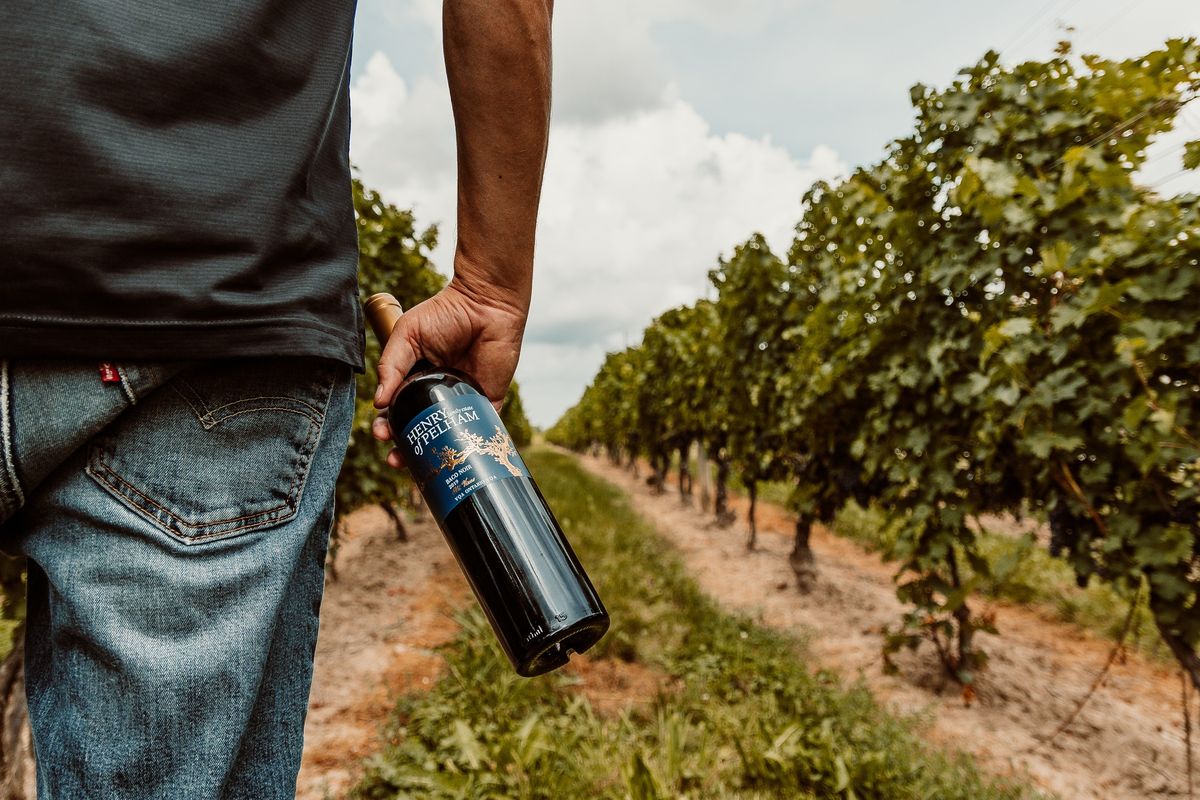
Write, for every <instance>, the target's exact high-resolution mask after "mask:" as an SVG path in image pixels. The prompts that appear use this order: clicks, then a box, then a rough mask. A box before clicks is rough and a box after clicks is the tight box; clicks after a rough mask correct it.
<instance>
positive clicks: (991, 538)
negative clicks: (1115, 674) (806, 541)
mask: <svg viewBox="0 0 1200 800" xmlns="http://www.w3.org/2000/svg"><path fill="white" fill-rule="evenodd" d="M833 530H834V532H835V533H836V534H838V535H839V536H842V537H845V538H847V539H852V540H854V541H856V542H858V543H859V544H861V545H863V546H864V547H866V548H867V549H869V550H874V551H876V552H879V553H881V554H884V555H885V556H886V555H887V554H888V552H889V551H890V550H891V548H892V546H893V545H894V544H895V541H896V529H895V526H894V525H889V524H888V521H887V519H886V517H885V516H884V515H883V514H882V513H880V512H879V511H877V510H875V509H863V508H861V507H859V506H858V505H856V504H854V503H850V504H848V505H847V506H846V508H844V509H843V510H842V511H841V513H839V514H838V516H837V519H836V520H835V521H834V524H833ZM977 541H978V546H979V552H980V555H982V556H983V557H984V559H985V560H986V561H987V562H988V564H989V565H991V566H992V567H993V571H994V572H996V571H999V572H1001V573H1005V574H1003V576H1002V577H1000V578H995V579H988V580H985V581H984V582H983V584H982V586H981V587H980V589H981V591H982V593H983V594H984V595H985V596H988V597H994V598H997V599H1003V600H1008V601H1011V602H1014V603H1021V604H1023V605H1030V606H1040V607H1042V608H1045V609H1047V610H1048V611H1050V612H1051V613H1052V614H1053V615H1054V616H1055V617H1057V618H1058V619H1061V620H1063V621H1064V622H1070V623H1073V624H1075V625H1078V626H1079V627H1081V628H1085V629H1087V630H1090V631H1093V632H1094V633H1098V634H1100V635H1102V636H1105V637H1107V638H1109V639H1114V640H1115V639H1118V638H1119V637H1120V635H1121V630H1122V628H1123V626H1124V623H1125V618H1126V616H1127V615H1128V613H1129V601H1130V598H1129V597H1127V596H1125V595H1123V594H1121V593H1119V592H1118V591H1117V590H1116V589H1115V588H1113V587H1112V586H1110V585H1108V584H1104V583H1100V582H1099V581H1096V580H1093V581H1091V582H1090V583H1089V584H1088V585H1087V586H1086V587H1084V588H1080V587H1079V586H1078V585H1077V584H1076V582H1075V573H1074V571H1073V570H1072V569H1071V567H1070V565H1069V564H1067V562H1065V561H1063V560H1062V559H1059V558H1054V557H1053V556H1051V555H1050V554H1049V553H1048V552H1047V551H1046V550H1045V548H1043V547H1040V546H1038V544H1037V543H1036V542H1034V541H1033V538H1032V537H1031V536H1029V535H1023V536H1006V535H1003V534H999V533H990V532H988V531H987V530H986V529H985V530H983V531H981V532H980V533H979V534H978V539H977ZM1001 563H1004V564H1006V565H1010V566H1011V568H1009V566H1006V567H1005V568H1004V569H1001V570H995V566H996V565H998V564H1001ZM819 567H820V565H819V564H818V568H819ZM968 572H969V571H968ZM967 577H968V578H969V577H970V575H969V574H968V576H967ZM1145 594H1146V593H1145V592H1143V593H1142V599H1141V600H1140V601H1139V602H1138V607H1137V608H1136V609H1135V610H1134V617H1133V621H1132V626H1131V630H1130V634H1129V638H1128V640H1127V644H1128V645H1129V646H1131V647H1133V648H1135V649H1137V650H1139V651H1141V652H1142V653H1144V654H1145V655H1148V656H1150V657H1152V658H1156V659H1160V660H1163V661H1169V660H1171V659H1172V656H1171V652H1170V650H1169V649H1168V648H1167V646H1166V645H1165V644H1164V643H1163V641H1162V638H1161V637H1160V636H1159V635H1158V629H1157V628H1155V626H1154V618H1153V616H1152V615H1151V613H1150V608H1149V606H1148V604H1147V603H1146V600H1145ZM1000 634H1001V636H1003V634H1004V631H1003V630H1001V631H1000Z"/></svg>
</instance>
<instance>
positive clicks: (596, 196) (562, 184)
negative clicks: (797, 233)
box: [351, 54, 845, 425]
mask: <svg viewBox="0 0 1200 800" xmlns="http://www.w3.org/2000/svg"><path fill="white" fill-rule="evenodd" d="M670 96H671V92H670V89H669V87H668V89H667V90H666V91H665V92H664V93H663V95H662V98H661V99H660V100H659V101H658V102H657V103H656V104H655V105H653V106H651V107H649V108H644V109H640V110H633V109H626V110H625V111H624V113H622V114H619V115H612V116H608V117H606V118H603V119H588V120H574V121H560V120H557V119H556V122H555V124H554V126H553V130H552V133H551V142H550V152H549V157H548V163H547V169H546V179H545V187H544V191H543V197H542V211H541V216H540V221H539V231H538V251H537V269H536V273H535V281H534V306H533V310H532V312H531V315H530V321H529V329H528V332H527V338H526V341H527V346H526V348H525V352H524V355H523V357H522V362H521V367H520V369H519V370H518V374H517V377H518V379H519V380H520V381H521V383H522V387H523V389H522V393H523V395H524V399H525V404H526V408H527V409H528V410H529V413H530V416H531V418H532V419H533V420H534V421H535V422H536V423H538V424H543V425H545V424H549V423H551V422H553V421H554V420H555V419H556V418H557V416H558V415H559V414H560V413H561V412H562V411H563V410H564V409H565V408H566V407H567V406H568V405H570V404H571V403H572V402H574V400H575V399H576V398H577V397H578V395H579V393H580V391H581V390H582V388H583V386H584V385H585V384H586V382H587V381H588V379H590V377H591V376H592V374H593V373H594V372H595V370H596V368H597V367H598V366H599V363H600V361H601V359H602V358H603V354H604V351H605V349H612V348H614V347H619V346H621V345H622V344H623V343H625V342H628V341H635V340H636V339H637V337H638V335H639V333H640V331H641V329H642V328H643V327H644V326H645V324H646V323H647V322H648V321H649V320H650V319H651V318H652V317H653V316H654V315H656V314H658V313H660V312H662V311H664V310H665V309H667V308H669V307H671V306H673V305H678V304H680V303H684V302H690V301H691V300H694V299H695V298H697V297H699V296H701V295H702V294H704V292H705V290H706V285H707V281H706V273H707V270H708V269H710V268H711V267H712V266H713V265H714V264H715V262H716V258H717V255H718V253H720V252H722V251H725V252H728V251H729V250H730V249H731V248H732V246H733V245H734V244H736V243H737V242H739V241H741V240H743V239H744V238H745V237H746V236H748V235H749V234H750V233H752V232H754V231H761V232H762V233H764V234H765V235H766V236H767V237H768V240H769V241H770V242H771V244H772V245H773V246H774V247H776V248H777V249H779V250H785V249H786V248H787V247H788V245H789V244H790V242H791V229H792V226H793V225H794V224H795V222H796V220H797V219H798V218H799V215H800V205H799V203H800V197H801V195H802V194H803V192H804V190H805V189H806V188H807V187H808V186H809V184H811V183H812V181H813V180H814V179H815V178H817V177H830V176H832V175H834V174H837V173H839V172H842V171H844V170H845V165H844V164H842V163H841V161H840V160H839V159H838V157H837V155H836V154H835V153H834V152H833V151H832V150H830V149H829V148H825V147H819V148H817V149H816V150H815V151H814V152H813V153H812V155H811V157H810V158H809V159H808V160H806V161H803V162H802V161H799V160H797V159H795V158H794V157H792V156H791V155H790V154H789V153H788V152H787V151H786V150H784V149H783V148H781V147H778V146H776V145H773V144H772V143H771V142H770V141H769V139H765V138H764V139H752V138H748V137H746V136H742V135H740V134H728V135H725V136H717V135H714V134H713V133H712V131H711V130H710V128H709V125H708V123H707V122H706V121H705V120H704V119H703V118H702V117H701V116H700V115H699V114H698V113H697V112H696V110H695V109H694V108H692V107H691V106H690V105H688V103H687V102H685V101H684V100H681V99H668V98H670ZM352 102H353V109H354V120H353V126H352V131H353V134H352V140H351V155H352V158H353V159H354V161H355V163H356V164H357V165H358V166H359V168H360V170H361V172H362V175H363V177H364V179H365V180H366V181H367V183H368V184H370V185H371V186H373V187H376V188H378V189H380V190H381V191H382V192H383V193H384V196H385V197H386V198H387V199H389V200H390V201H392V202H395V203H398V204H400V205H412V206H413V207H414V208H415V209H416V211H417V214H418V221H419V222H420V223H421V224H427V223H431V222H438V223H441V224H442V230H443V236H442V242H441V244H440V245H439V247H438V251H437V253H435V258H436V261H437V263H438V264H439V265H440V266H441V267H442V269H443V270H444V271H448V270H449V265H450V263H451V253H452V249H453V230H452V223H453V218H454V202H455V187H454V140H453V128H452V120H451V116H450V109H449V101H448V98H447V96H446V91H445V87H444V85H440V86H439V85H436V84H434V83H432V82H417V83H416V84H415V85H413V86H412V87H411V88H410V87H409V86H408V85H407V83H406V82H405V81H404V79H403V78H402V77H401V76H399V75H397V74H396V72H395V70H394V69H393V68H392V66H391V63H390V62H389V61H388V59H387V57H386V56H384V55H383V54H375V55H374V56H373V57H372V58H371V59H370V61H369V62H368V65H367V67H366V69H365V70H364V71H363V73H362V74H361V75H360V77H359V78H358V79H357V80H356V81H355V82H354V85H353V87H352Z"/></svg>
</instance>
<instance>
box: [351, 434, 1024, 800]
mask: <svg viewBox="0 0 1200 800" xmlns="http://www.w3.org/2000/svg"><path fill="white" fill-rule="evenodd" d="M526 462H527V463H528V464H529V465H530V467H531V469H532V471H533V473H534V474H535V475H536V476H537V478H538V482H539V484H540V485H541V487H542V490H543V492H544V493H545V495H546V497H547V499H548V500H549V502H550V504H551V506H552V507H553V508H554V509H555V511H556V513H557V515H558V518H559V521H560V522H561V523H562V524H563V527H564V528H565V530H566V531H567V534H568V535H569V536H570V538H571V541H572V543H573V544H574V545H575V547H576V550H577V551H578V553H579V555H580V558H581V560H582V561H583V562H584V564H585V565H586V566H587V568H588V570H589V573H590V574H591V576H592V578H593V580H594V582H595V583H596V585H597V587H598V589H599V590H600V593H601V595H602V597H603V598H604V599H605V601H606V603H607V605H608V608H609V611H610V612H611V614H612V618H613V628H612V630H611V631H610V633H609V634H608V636H607V637H606V638H605V640H604V641H603V642H601V643H600V644H599V645H598V646H597V648H596V649H595V650H594V651H593V652H592V653H590V654H589V655H590V656H592V657H594V658H609V659H620V660H624V661H628V662H637V663H638V664H639V665H641V666H642V667H644V668H647V669H652V670H655V671H657V672H659V673H661V674H663V675H664V676H669V677H670V678H671V679H673V684H672V688H671V689H670V690H668V691H667V692H665V693H664V694H661V695H659V696H658V697H657V698H655V699H654V700H653V702H651V703H649V704H647V705H645V706H644V707H643V708H642V709H641V710H638V711H632V712H625V713H623V714H621V715H620V716H618V717H616V718H612V717H604V716H600V715H598V714H597V713H596V712H595V711H594V710H593V709H592V707H591V706H590V705H589V703H588V702H587V701H586V700H585V699H584V698H582V697H581V696H580V695H579V694H578V693H576V692H573V691H571V686H572V681H573V680H575V679H574V678H573V677H572V676H571V675H570V674H569V673H565V672H558V673H553V674H551V675H548V676H543V677H541V678H535V679H531V680H530V679H523V678H518V677H517V676H516V675H515V674H514V673H513V672H512V670H511V668H510V667H509V666H508V663H507V662H506V661H505V660H504V658H503V656H502V655H501V653H500V651H499V648H498V646H497V645H496V643H495V641H494V638H493V635H492V633H491V630H490V629H489V628H488V626H487V624H486V622H485V621H484V620H483V617H482V615H481V614H480V613H479V611H478V610H477V609H475V608H473V607H472V608H471V609H470V610H468V611H466V612H465V613H463V615H462V617H461V622H462V626H463V627H462V631H461V633H460V634H459V635H458V637H457V638H456V639H454V640H453V641H452V642H451V643H450V644H449V645H447V646H446V647H445V649H444V655H445V657H446V659H447V667H448V669H447V673H446V676H445V677H444V678H443V679H441V680H440V681H439V682H438V683H437V684H435V685H434V687H433V688H432V690H430V691H428V692H424V693H415V694H410V695H406V696H404V697H401V698H400V699H399V702H398V704H397V708H396V712H395V715H394V718H393V720H392V722H391V723H390V727H389V730H387V731H386V734H385V738H386V740H387V742H388V744H387V745H386V747H385V750H384V751H383V752H382V753H381V754H380V755H379V756H377V757H376V758H375V759H373V760H372V761H371V762H370V764H369V766H368V770H367V773H366V776H365V778H364V779H363V781H362V782H361V784H360V785H359V786H358V787H357V788H356V790H355V791H354V793H353V796H354V797H359V798H401V797H412V798H417V797H420V798H553V799H554V800H560V799H565V798H571V799H573V798H585V797H586V798H593V797H594V798H613V800H616V799H617V798H633V799H634V800H649V799H650V798H668V797H669V798H697V799H698V798H706V799H707V798H735V797H736V798H763V799H764V800H765V799H766V798H860V799H865V798H913V799H914V800H915V799H916V798H939V800H951V799H952V798H973V800H988V799H989V798H1024V797H1035V796H1037V795H1035V793H1034V792H1033V791H1032V790H1030V789H1029V788H1028V787H1025V786H1022V785H1018V784H1010V783H1002V782H999V781H996V780H992V779H989V778H986V777H984V776H982V775H981V774H980V773H979V771H978V770H977V769H976V768H975V767H974V766H973V765H972V764H971V763H970V761H969V760H967V759H966V758H965V757H952V756H948V755H946V754H945V753H942V752H940V751H937V750H935V749H934V748H932V747H930V746H928V745H926V744H924V743H923V742H922V741H921V740H920V738H919V736H918V730H917V729H918V726H919V722H918V721H917V720H915V719H900V718H897V717H895V716H893V715H891V714H889V713H887V712H885V711H884V710H882V709H881V708H880V707H879V706H878V705H877V704H876V703H875V702H874V700H873V699H872V697H871V695H870V693H869V692H868V691H866V690H865V689H864V688H862V687H846V686H843V685H841V684H840V683H839V681H838V680H837V679H835V678H834V677H833V676H832V675H830V674H828V673H825V672H820V673H817V674H812V673H810V672H809V670H808V667H807V666H806V664H805V661H804V658H803V654H804V648H803V646H802V644H801V643H799V642H797V641H796V640H794V639H791V638H788V637H785V636H782V635H780V634H777V633H774V632H771V631H769V630H766V629H764V628H761V627H758V626H756V625H754V624H752V623H751V622H749V621H748V620H746V619H744V618H741V617H738V616H735V615H732V614H729V613H726V612H724V611H722V610H720V609H719V608H718V607H717V606H716V605H715V604H714V603H713V602H712V601H710V600H709V599H707V598H706V597H705V596H704V595H703V594H702V593H701V592H700V590H699V589H698V587H697V586H696V584H695V582H694V581H692V580H691V579H690V578H689V577H688V576H687V575H686V573H685V571H684V569H683V567H682V565H681V563H680V561H679V560H678V558H677V557H676V555H675V554H674V552H673V551H672V550H671V548H670V547H669V546H668V545H667V544H666V543H665V542H664V541H663V540H662V539H661V538H660V537H659V536H658V534H657V533H656V532H655V531H654V529H653V528H652V527H651V526H649V525H648V524H647V523H646V522H645V521H643V520H642V519H641V518H639V517H638V516H637V515H636V514H635V513H634V512H633V511H632V509H631V508H630V506H629V504H628V502H627V501H626V499H625V497H624V496H623V495H622V494H621V493H620V492H619V491H618V490H617V489H616V488H615V487H613V486H611V485H610V484H608V483H606V482H604V481H602V480H600V479H598V478H595V477H593V476H591V475H589V474H587V473H585V472H584V471H583V470H582V469H581V468H580V467H579V465H578V464H577V463H576V461H575V460H574V458H572V457H570V456H567V455H563V454H560V453H555V452H550V451H547V450H544V449H533V450H531V452H529V453H528V455H527V456H526Z"/></svg>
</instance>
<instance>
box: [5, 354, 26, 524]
mask: <svg viewBox="0 0 1200 800" xmlns="http://www.w3.org/2000/svg"><path fill="white" fill-rule="evenodd" d="M8 374H9V373H8V361H4V360H0V457H2V458H0V460H2V461H3V464H2V465H0V466H3V467H4V476H3V477H4V478H5V480H4V481H2V482H0V489H3V490H4V494H5V495H11V496H12V497H13V499H14V500H15V501H16V505H15V506H14V507H13V508H12V510H13V511H15V510H16V509H18V508H20V507H21V506H23V505H24V504H25V493H24V492H23V491H22V490H21V481H20V479H19V478H18V477H17V465H16V463H15V461H14V458H13V433H12V417H11V404H10V403H9V398H10V393H11V387H10V386H9V378H8Z"/></svg>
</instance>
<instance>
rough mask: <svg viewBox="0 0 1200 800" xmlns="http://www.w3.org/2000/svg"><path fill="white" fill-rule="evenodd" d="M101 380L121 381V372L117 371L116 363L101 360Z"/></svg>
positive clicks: (104, 381) (103, 381)
mask: <svg viewBox="0 0 1200 800" xmlns="http://www.w3.org/2000/svg"><path fill="white" fill-rule="evenodd" d="M100 382H101V383H120V382H121V373H119V372H117V367H116V365H114V364H112V363H110V362H108V361H101V362H100Z"/></svg>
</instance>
